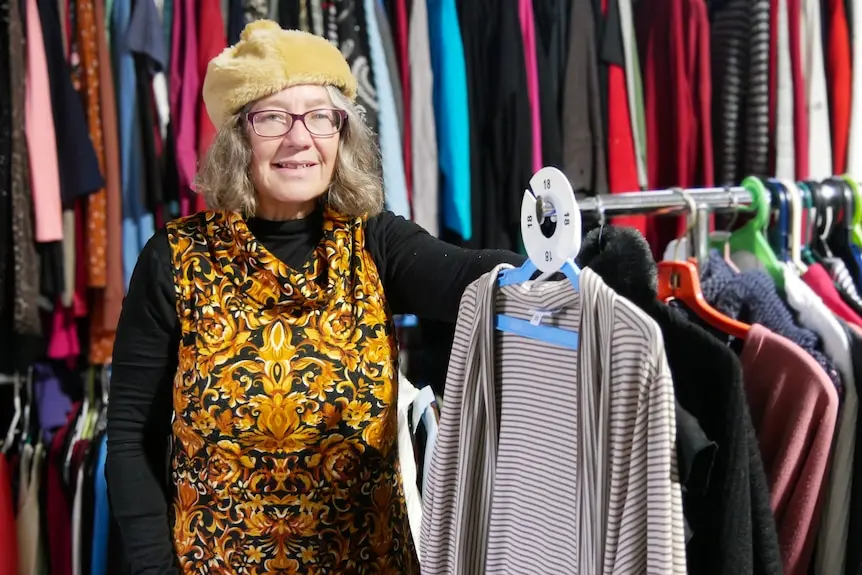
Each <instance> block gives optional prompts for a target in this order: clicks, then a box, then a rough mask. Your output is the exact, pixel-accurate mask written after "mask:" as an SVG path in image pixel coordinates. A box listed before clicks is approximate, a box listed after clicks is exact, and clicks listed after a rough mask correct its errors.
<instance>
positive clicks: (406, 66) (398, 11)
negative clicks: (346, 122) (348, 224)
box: [395, 0, 413, 213]
mask: <svg viewBox="0 0 862 575" xmlns="http://www.w3.org/2000/svg"><path fill="white" fill-rule="evenodd" d="M409 39H410V32H409V29H408V26H407V4H406V0H395V52H396V54H397V57H398V69H399V71H400V74H401V94H402V95H403V97H404V134H403V138H404V142H403V145H404V178H405V181H406V182H407V201H408V203H409V204H410V211H411V213H412V212H413V145H412V143H411V142H412V140H411V138H412V136H411V129H412V128H411V123H410V109H411V106H412V103H411V102H412V101H411V99H410V51H409Z"/></svg>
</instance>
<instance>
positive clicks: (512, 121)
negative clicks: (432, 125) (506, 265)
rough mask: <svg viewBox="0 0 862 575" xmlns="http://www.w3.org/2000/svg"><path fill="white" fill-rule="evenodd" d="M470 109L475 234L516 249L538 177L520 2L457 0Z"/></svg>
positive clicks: (483, 244)
mask: <svg viewBox="0 0 862 575" xmlns="http://www.w3.org/2000/svg"><path fill="white" fill-rule="evenodd" d="M458 16H459V18H458V21H459V23H460V24H461V38H462V40H463V43H464V63H465V65H466V70H467V94H468V106H469V110H470V166H471V167H470V178H471V185H470V189H471V210H472V224H473V225H472V227H473V238H472V239H471V240H470V241H469V242H465V244H464V245H466V246H468V247H475V248H502V249H508V250H513V251H514V250H515V249H517V246H518V244H519V242H520V238H521V231H520V230H521V224H520V221H521V202H522V200H523V197H524V190H525V189H526V188H527V186H529V183H530V178H531V177H532V176H533V166H532V149H533V148H532V146H533V141H532V125H531V120H530V99H529V95H528V93H527V71H526V67H525V60H524V43H523V40H522V37H521V24H520V20H519V18H518V6H517V3H516V2H499V1H498V0H458Z"/></svg>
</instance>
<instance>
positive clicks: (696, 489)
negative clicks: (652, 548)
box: [578, 226, 782, 575]
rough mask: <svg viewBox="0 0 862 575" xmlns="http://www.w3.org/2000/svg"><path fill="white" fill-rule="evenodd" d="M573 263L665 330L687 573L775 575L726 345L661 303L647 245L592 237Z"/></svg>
mask: <svg viewBox="0 0 862 575" xmlns="http://www.w3.org/2000/svg"><path fill="white" fill-rule="evenodd" d="M578 264H579V265H580V266H582V267H589V268H590V269H591V270H593V271H595V272H596V273H598V274H599V275H600V276H601V277H602V279H604V280H605V281H606V282H607V284H608V285H609V286H610V287H611V288H613V289H614V291H616V292H617V293H619V294H620V295H621V296H623V297H627V298H628V299H630V300H631V301H632V303H634V304H636V305H637V306H638V307H640V308H641V309H642V310H644V311H645V312H646V313H648V314H649V315H650V317H652V318H653V319H654V320H655V321H656V322H657V324H658V326H659V328H660V329H661V332H662V337H663V339H664V343H665V351H666V353H667V359H668V365H669V367H670V371H671V374H672V376H673V387H674V395H675V396H676V400H677V404H678V406H677V416H678V417H677V431H676V434H677V452H678V458H679V461H680V481H681V486H682V488H683V510H684V515H685V519H686V524H687V529H686V531H687V538H686V563H687V566H688V572H689V573H692V574H694V573H716V574H724V575H740V574H751V575H754V574H772V575H780V574H781V573H782V564H781V554H780V549H779V546H778V536H777V533H776V529H775V519H774V518H773V515H772V509H771V508H770V502H769V489H768V487H767V483H766V476H765V473H764V470H763V462H762V460H761V458H760V449H759V446H758V443H757V437H756V436H755V433H754V427H753V425H752V423H751V417H750V415H749V413H748V404H747V401H746V396H745V387H744V381H743V377H742V365H741V363H740V361H739V359H738V358H737V356H736V355H735V354H734V353H733V351H731V349H730V348H729V347H728V346H727V345H725V344H724V342H723V341H720V340H719V339H718V338H716V337H715V336H713V335H712V334H710V333H709V332H707V330H705V329H703V328H701V327H700V326H698V325H696V324H695V323H693V322H691V321H689V320H688V319H687V318H686V317H685V315H684V314H683V313H680V311H679V310H677V309H674V308H673V307H670V306H668V305H665V304H663V303H661V302H659V301H658V300H657V294H656V289H655V285H654V284H653V283H652V281H654V280H653V278H654V277H655V274H656V269H655V264H654V263H653V261H652V256H651V250H650V246H649V244H648V243H647V242H646V240H645V239H644V238H643V237H642V236H641V235H640V234H639V233H638V232H637V231H635V230H634V229H632V228H628V227H618V226H604V227H603V228H602V229H601V230H600V229H595V230H592V231H590V233H588V234H587V236H586V237H585V238H584V241H583V246H582V247H581V251H580V254H579V255H578ZM680 411H683V412H685V413H687V414H688V416H689V417H692V418H694V420H695V422H696V424H697V425H698V426H700V427H701V428H702V429H701V433H702V434H703V435H705V436H706V437H707V438H708V439H709V440H712V441H713V442H715V443H717V444H718V449H716V450H714V451H711V449H710V445H709V444H708V442H705V441H704V439H703V437H701V439H700V440H699V441H698V439H697V437H696V435H697V433H698V431H697V429H692V428H693V427H694V424H693V423H691V422H689V423H688V424H686V422H685V419H684V418H682V419H681V418H680V417H679V415H680ZM686 435H689V436H691V435H694V436H695V437H694V438H692V437H689V438H686ZM686 446H688V447H686ZM698 446H699V448H700V449H699V450H698V449H696V448H697V447H698ZM686 462H688V465H687V466H686V465H685V463H686ZM686 472H687V473H686Z"/></svg>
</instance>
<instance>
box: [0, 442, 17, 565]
mask: <svg viewBox="0 0 862 575" xmlns="http://www.w3.org/2000/svg"><path fill="white" fill-rule="evenodd" d="M10 473H11V469H10V467H9V465H8V463H7V462H6V455H5V454H3V453H0V575H18V530H17V527H16V525H15V500H14V499H13V498H12V482H11V481H12V478H11V475H10Z"/></svg>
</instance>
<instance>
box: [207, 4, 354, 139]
mask: <svg viewBox="0 0 862 575" xmlns="http://www.w3.org/2000/svg"><path fill="white" fill-rule="evenodd" d="M298 84H320V85H323V86H335V87H336V88H339V89H340V90H341V91H342V92H344V95H345V96H347V97H348V98H350V99H351V100H354V99H355V98H356V78H354V77H353V74H352V73H351V71H350V66H349V65H348V64H347V61H346V60H345V59H344V56H342V55H341V52H340V51H339V50H338V48H336V47H335V46H333V45H332V43H330V42H329V41H328V40H326V39H325V38H321V37H320V36H315V35H314V34H309V33H307V32H301V31H299V30H284V29H282V28H281V26H279V25H278V24H277V23H276V22H273V21H272V20H257V21H255V22H252V23H250V24H248V25H247V26H246V27H245V29H244V30H243V31H242V34H241V35H240V40H239V42H237V43H236V44H234V45H233V46H230V47H228V48H227V49H225V50H224V51H223V52H222V53H221V54H219V55H218V56H216V57H215V58H213V59H212V60H210V63H209V65H208V66H207V74H206V78H204V86H203V98H204V105H206V108H207V114H209V117H210V120H212V123H213V125H215V127H216V129H218V128H220V127H221V126H222V125H223V124H224V123H225V122H226V121H227V119H228V118H229V117H230V116H231V115H232V114H235V113H236V112H237V111H239V110H240V109H242V107H243V106H245V105H246V104H248V103H250V102H254V101H255V100H259V99H260V98H265V97H266V96H270V95H272V94H275V93H276V92H279V91H281V90H284V89H285V88H289V87H290V86H296V85H298Z"/></svg>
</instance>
